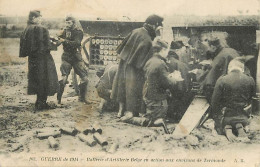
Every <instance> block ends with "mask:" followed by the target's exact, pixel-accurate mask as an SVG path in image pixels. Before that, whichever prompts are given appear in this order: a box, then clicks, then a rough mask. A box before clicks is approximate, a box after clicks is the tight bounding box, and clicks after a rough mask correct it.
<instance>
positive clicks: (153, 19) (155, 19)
mask: <svg viewBox="0 0 260 167" xmlns="http://www.w3.org/2000/svg"><path fill="white" fill-rule="evenodd" d="M162 22H163V18H162V17H161V16H158V15H155V14H153V15H150V16H149V17H147V19H146V20H145V23H147V24H150V25H156V26H162Z"/></svg>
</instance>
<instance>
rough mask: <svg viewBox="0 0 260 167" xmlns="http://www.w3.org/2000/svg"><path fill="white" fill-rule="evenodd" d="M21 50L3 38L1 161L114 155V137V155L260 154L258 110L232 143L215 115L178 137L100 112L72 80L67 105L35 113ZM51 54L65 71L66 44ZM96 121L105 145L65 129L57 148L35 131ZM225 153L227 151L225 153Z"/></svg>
mask: <svg viewBox="0 0 260 167" xmlns="http://www.w3.org/2000/svg"><path fill="white" fill-rule="evenodd" d="M18 52H19V39H0V63H1V70H0V160H1V159H2V160H1V161H0V166H2V165H8V166H16V165H17V161H12V160H13V159H15V160H17V159H19V160H20V161H22V162H27V163H28V164H30V165H34V166H38V165H39V164H41V163H43V162H42V161H41V160H42V159H41V158H39V157H42V155H49V154H51V155H63V154H69V155H81V156H82V155H85V154H87V155H89V154H91V153H98V155H99V157H105V156H107V155H111V154H109V153H107V150H108V149H109V148H110V147H111V145H113V144H114V143H117V144H118V145H119V147H118V149H117V150H116V152H115V153H114V154H113V156H114V155H125V154H126V153H127V155H141V156H146V157H149V156H152V155H162V156H163V155H181V154H183V155H185V156H184V157H189V156H190V154H188V152H195V153H200V154H206V155H207V152H208V151H214V152H216V153H219V152H222V151H224V152H227V153H229V151H230V150H234V152H235V153H240V152H241V151H242V152H243V153H247V152H249V153H251V154H253V155H255V156H257V157H259V155H260V152H259V150H260V149H259V148H260V117H259V116H254V117H253V119H252V120H251V124H250V127H249V129H250V131H249V132H248V133H249V138H250V139H251V140H250V141H249V142H247V143H229V142H228V141H227V139H226V138H225V137H224V136H220V135H217V134H216V131H215V130H214V129H213V126H214V123H213V120H208V121H207V122H206V123H205V124H204V126H203V127H201V128H199V129H195V130H193V132H192V133H191V135H190V136H188V137H186V138H184V139H181V140H175V139H173V137H172V136H171V135H167V134H165V133H164V131H163V129H162V128H161V127H152V128H147V127H138V126H135V125H130V124H126V123H123V122H120V121H119V120H118V119H117V118H116V114H117V113H116V112H105V113H103V114H100V113H99V112H97V106H98V104H95V103H92V104H82V103H80V102H78V99H77V97H76V96H73V92H74V90H73V89H72V87H69V86H67V87H66V92H65V93H64V98H63V102H62V103H63V104H62V105H57V107H56V108H55V109H52V110H44V111H41V112H36V113H35V112H34V102H35V98H36V97H35V96H29V95H27V93H26V91H27V58H19V57H18ZM52 55H53V57H54V60H55V63H56V68H57V72H58V75H59V77H60V73H59V65H60V55H61V50H60V49H59V50H58V51H57V52H53V53H52ZM48 102H49V103H51V104H53V105H54V104H57V102H56V96H53V97H49V98H48ZM94 122H99V123H100V124H101V125H102V128H103V134H102V136H104V137H105V138H106V139H107V141H108V145H107V146H105V147H102V146H100V145H98V144H97V145H96V146H93V147H90V146H88V145H86V144H85V143H84V142H82V141H80V140H79V138H78V136H77V135H76V136H70V135H64V134H62V135H61V136H60V137H57V138H56V139H57V140H58V142H59V145H60V146H59V147H58V148H57V149H52V148H50V147H49V144H48V140H47V139H43V140H40V139H39V138H37V137H36V130H39V129H43V128H46V127H50V128H62V127H79V128H82V129H84V128H86V127H89V126H90V125H92V124H93V123H94ZM168 126H169V129H170V131H173V129H174V127H175V126H176V124H173V123H169V125H168ZM137 153H138V154H137ZM27 155H28V156H27ZM29 155H30V156H29ZM32 155H35V156H36V158H37V160H35V161H33V163H32V162H29V160H28V159H29V157H31V156H32ZM227 155H228V154H227ZM111 156H112V155H111ZM223 156H224V157H225V155H224V153H223ZM191 157H192V156H191ZM214 157H217V156H214ZM16 158H17V159H16ZM175 158H176V156H175ZM259 159H260V157H259ZM39 161H41V162H39ZM44 162H45V161H44ZM1 163H2V164H1ZM128 165H129V164H128ZM47 166H48V165H47Z"/></svg>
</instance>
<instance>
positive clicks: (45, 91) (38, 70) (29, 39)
mask: <svg viewBox="0 0 260 167" xmlns="http://www.w3.org/2000/svg"><path fill="white" fill-rule="evenodd" d="M50 48H51V42H50V36H49V31H48V30H47V29H46V28H45V27H43V26H41V14H40V11H37V10H34V11H31V12H30V14H29V19H28V23H27V27H26V29H25V30H24V32H23V33H22V35H21V39H20V53H19V57H27V56H28V94H29V95H33V94H36V95H37V100H36V103H35V109H36V110H43V109H49V108H50V106H49V105H48V104H47V103H46V101H47V96H53V95H54V94H55V93H57V91H58V87H59V83H58V76H57V71H56V67H55V64H54V60H53V58H52V56H51V54H50Z"/></svg>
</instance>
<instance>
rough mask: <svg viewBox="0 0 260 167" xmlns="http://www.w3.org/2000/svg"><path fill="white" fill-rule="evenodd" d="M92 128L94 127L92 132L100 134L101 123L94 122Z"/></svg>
mask: <svg viewBox="0 0 260 167" xmlns="http://www.w3.org/2000/svg"><path fill="white" fill-rule="evenodd" d="M93 129H94V132H98V133H99V134H102V128H101V125H100V124H99V123H95V124H94V125H93Z"/></svg>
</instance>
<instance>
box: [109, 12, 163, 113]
mask: <svg viewBox="0 0 260 167" xmlns="http://www.w3.org/2000/svg"><path fill="white" fill-rule="evenodd" d="M162 22H163V18H162V17H160V16H157V15H151V16H149V17H148V18H147V19H146V21H145V23H144V26H143V27H141V28H137V29H135V30H133V31H132V32H131V33H130V34H129V35H128V36H127V37H126V38H125V39H124V41H123V42H122V43H121V45H120V46H119V47H118V50H117V52H118V53H119V57H120V63H119V67H118V73H117V75H116V78H115V82H114V83H113V88H112V93H111V97H112V99H115V100H116V101H118V102H119V104H120V105H119V106H120V107H119V113H121V114H120V115H121V116H123V115H124V109H125V111H127V112H131V113H132V114H133V115H134V116H139V113H140V110H141V112H142V109H144V107H143V100H142V88H143V84H144V71H143V67H144V65H145V63H146V62H147V60H148V59H149V58H151V56H152V53H151V52H150V50H151V48H152V41H153V39H154V38H155V37H156V31H157V32H159V31H160V30H161V28H162V26H163V25H162Z"/></svg>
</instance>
